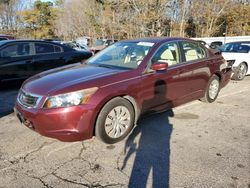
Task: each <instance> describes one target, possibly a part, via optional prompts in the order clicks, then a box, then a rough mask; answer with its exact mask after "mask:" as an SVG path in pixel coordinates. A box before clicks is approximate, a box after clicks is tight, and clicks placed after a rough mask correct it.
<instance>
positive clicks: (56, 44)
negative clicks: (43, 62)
mask: <svg viewBox="0 0 250 188" xmlns="http://www.w3.org/2000/svg"><path fill="white" fill-rule="evenodd" d="M36 44H47V45H52V46H57V47H59V48H60V49H61V52H48V53H41V54H37V53H36ZM54 50H55V49H54ZM63 52H64V50H63V47H61V46H59V45H57V44H50V43H46V42H34V55H35V56H37V55H48V54H58V53H63Z"/></svg>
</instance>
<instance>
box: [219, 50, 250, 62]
mask: <svg viewBox="0 0 250 188" xmlns="http://www.w3.org/2000/svg"><path fill="white" fill-rule="evenodd" d="M221 55H222V56H223V57H224V59H225V60H235V59H239V58H242V57H247V56H249V54H248V53H232V52H222V53H221Z"/></svg>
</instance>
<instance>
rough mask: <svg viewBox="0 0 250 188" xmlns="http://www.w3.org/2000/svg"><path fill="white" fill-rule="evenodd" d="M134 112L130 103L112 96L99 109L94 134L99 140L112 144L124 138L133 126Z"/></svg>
mask: <svg viewBox="0 0 250 188" xmlns="http://www.w3.org/2000/svg"><path fill="white" fill-rule="evenodd" d="M134 120H135V113H134V108H133V106H132V104H131V103H130V102H129V101H128V100H126V99H123V98H114V99H112V100H110V101H109V102H107V103H106V104H105V105H104V107H103V108H102V110H101V111H100V113H99V115H98V117H97V121H96V127H95V135H96V137H97V138H98V139H100V140H101V141H103V142H105V143H108V144H113V143H116V142H119V141H120V140H122V139H123V138H125V137H126V136H127V135H128V134H129V133H130V131H131V130H132V128H133V126H134Z"/></svg>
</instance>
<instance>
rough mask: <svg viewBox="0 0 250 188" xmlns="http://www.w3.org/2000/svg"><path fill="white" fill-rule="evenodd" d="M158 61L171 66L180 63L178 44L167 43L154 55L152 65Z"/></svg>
mask: <svg viewBox="0 0 250 188" xmlns="http://www.w3.org/2000/svg"><path fill="white" fill-rule="evenodd" d="M157 61H160V62H166V63H168V65H169V66H171V65H175V64H178V63H180V58H179V50H178V46H177V44H176V43H167V44H164V45H163V46H162V47H160V49H159V50H158V51H157V52H156V54H155V55H154V57H153V59H152V63H154V62H157Z"/></svg>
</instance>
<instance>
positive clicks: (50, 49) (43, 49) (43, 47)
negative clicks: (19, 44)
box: [35, 43, 62, 54]
mask: <svg viewBox="0 0 250 188" xmlns="http://www.w3.org/2000/svg"><path fill="white" fill-rule="evenodd" d="M35 50H36V54H47V53H56V52H61V51H62V50H61V48H60V47H59V46H56V45H52V44H43V43H35Z"/></svg>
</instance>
